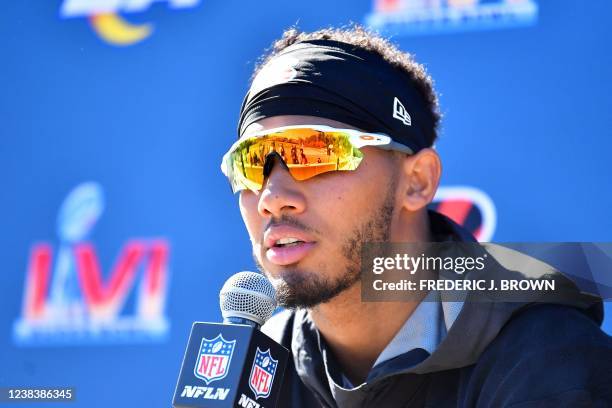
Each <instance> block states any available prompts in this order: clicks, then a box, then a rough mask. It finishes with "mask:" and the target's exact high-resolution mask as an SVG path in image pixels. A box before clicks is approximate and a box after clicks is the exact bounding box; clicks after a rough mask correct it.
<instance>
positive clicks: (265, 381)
mask: <svg viewBox="0 0 612 408" xmlns="http://www.w3.org/2000/svg"><path fill="white" fill-rule="evenodd" d="M277 366H278V360H274V359H273V358H272V355H271V354H270V349H268V350H266V351H261V350H260V349H259V347H257V351H256V352H255V359H254V360H253V367H252V368H251V375H250V376H249V387H250V388H251V391H253V394H255V399H259V398H268V397H269V396H270V392H271V391H272V384H273V383H274V374H276V367H277Z"/></svg>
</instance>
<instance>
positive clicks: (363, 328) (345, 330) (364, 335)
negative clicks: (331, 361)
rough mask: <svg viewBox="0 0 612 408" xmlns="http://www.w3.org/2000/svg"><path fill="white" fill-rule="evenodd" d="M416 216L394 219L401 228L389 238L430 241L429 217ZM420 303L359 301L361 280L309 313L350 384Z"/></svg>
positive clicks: (365, 371)
mask: <svg viewBox="0 0 612 408" xmlns="http://www.w3.org/2000/svg"><path fill="white" fill-rule="evenodd" d="M415 218H416V220H415V219H412V220H410V221H408V220H400V222H398V223H396V225H401V226H402V228H396V229H392V231H391V242H431V239H432V238H431V232H430V227H429V217H428V216H427V215H425V216H421V217H415ZM401 221H408V222H401ZM407 224H408V225H410V227H406V225H407ZM423 296H425V294H423ZM419 303H420V299H418V300H416V299H415V300H412V301H406V302H362V300H361V284H360V283H357V284H355V285H353V286H352V287H351V288H349V289H347V290H345V291H344V292H342V293H341V294H339V295H338V296H336V297H335V298H334V299H332V300H331V301H329V302H327V303H324V304H320V305H318V306H316V307H314V308H312V309H311V310H310V316H311V318H312V320H313V321H314V323H315V325H316V327H317V329H318V330H319V332H320V333H321V334H322V335H323V337H324V338H325V341H326V343H327V344H328V345H329V346H330V348H331V350H332V351H333V353H334V356H335V357H336V359H337V360H338V362H339V364H340V366H341V367H342V369H343V371H344V375H345V376H346V377H347V378H348V379H349V380H350V381H351V382H352V383H353V384H361V383H362V382H364V381H365V379H366V377H367V376H368V373H369V372H370V370H371V368H372V366H373V365H374V363H375V362H376V359H377V358H378V356H379V355H380V354H381V353H382V351H383V350H384V349H385V347H386V346H387V345H388V344H389V343H390V342H391V340H393V338H394V337H395V335H396V334H397V332H398V331H399V330H400V329H401V328H402V326H403V325H404V323H405V322H406V320H407V319H408V318H409V317H410V316H411V315H412V313H413V312H414V310H415V309H416V308H417V306H418V305H419Z"/></svg>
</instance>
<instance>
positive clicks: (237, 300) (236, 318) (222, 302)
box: [219, 272, 276, 329]
mask: <svg viewBox="0 0 612 408" xmlns="http://www.w3.org/2000/svg"><path fill="white" fill-rule="evenodd" d="M219 307H220V308H221V315H222V316H223V323H227V324H246V325H249V326H252V327H255V328H256V329H259V328H260V327H261V325H262V324H264V323H265V322H266V321H267V320H268V319H269V318H270V317H272V313H274V309H276V299H275V292H274V287H272V284H271V283H270V281H269V280H268V279H266V277H265V276H263V275H261V274H259V273H255V272H238V273H237V274H235V275H233V276H232V277H230V278H229V279H228V280H227V281H225V284H224V285H223V287H222V288H221V292H220V293H219Z"/></svg>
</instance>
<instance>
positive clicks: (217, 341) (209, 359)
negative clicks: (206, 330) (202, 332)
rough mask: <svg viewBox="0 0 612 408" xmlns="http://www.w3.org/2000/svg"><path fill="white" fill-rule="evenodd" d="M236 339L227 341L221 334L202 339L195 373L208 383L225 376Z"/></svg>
mask: <svg viewBox="0 0 612 408" xmlns="http://www.w3.org/2000/svg"><path fill="white" fill-rule="evenodd" d="M234 346H236V340H232V341H227V340H225V339H224V338H223V335H221V334H219V335H218V336H217V337H215V338H214V339H212V340H210V339H207V338H203V339H202V344H201V345H200V352H199V353H198V359H197V360H196V364H195V368H194V370H193V373H194V374H195V376H196V377H198V378H201V379H202V380H204V382H206V384H207V385H208V384H209V383H210V382H212V381H216V380H220V379H222V378H225V376H226V375H227V372H228V368H229V365H230V362H231V361H232V354H234Z"/></svg>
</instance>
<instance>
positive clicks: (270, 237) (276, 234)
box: [264, 225, 316, 266]
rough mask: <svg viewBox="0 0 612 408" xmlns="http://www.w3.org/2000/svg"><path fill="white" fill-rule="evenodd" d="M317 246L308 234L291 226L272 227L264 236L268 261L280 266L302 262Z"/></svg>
mask: <svg viewBox="0 0 612 408" xmlns="http://www.w3.org/2000/svg"><path fill="white" fill-rule="evenodd" d="M315 244H316V242H315V241H314V240H313V239H312V238H311V237H310V236H309V235H308V234H306V233H305V232H303V231H301V230H299V229H297V228H294V227H292V226H289V225H277V226H273V227H270V228H269V229H268V230H267V231H266V233H265V234H264V247H265V248H266V251H265V256H266V259H267V260H268V261H270V262H271V263H273V264H275V265H279V266H284V265H290V264H294V263H297V262H299V261H301V260H302V259H303V258H304V257H305V256H306V255H307V254H308V252H310V250H311V249H312V248H313V247H314V246H315Z"/></svg>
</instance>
